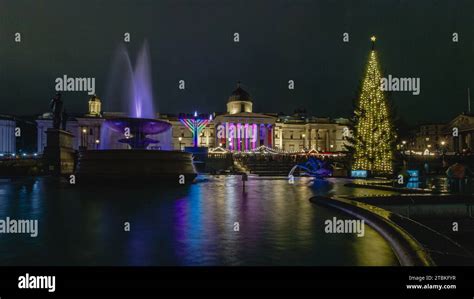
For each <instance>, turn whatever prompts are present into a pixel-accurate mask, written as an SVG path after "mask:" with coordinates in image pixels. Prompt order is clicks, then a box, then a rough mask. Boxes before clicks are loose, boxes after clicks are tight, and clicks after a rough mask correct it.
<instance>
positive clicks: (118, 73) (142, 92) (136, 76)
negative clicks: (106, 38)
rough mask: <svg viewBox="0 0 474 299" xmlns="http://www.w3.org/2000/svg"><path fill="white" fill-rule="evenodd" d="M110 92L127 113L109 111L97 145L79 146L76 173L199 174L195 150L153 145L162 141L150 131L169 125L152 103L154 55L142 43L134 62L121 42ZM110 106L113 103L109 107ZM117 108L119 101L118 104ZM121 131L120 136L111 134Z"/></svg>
mask: <svg viewBox="0 0 474 299" xmlns="http://www.w3.org/2000/svg"><path fill="white" fill-rule="evenodd" d="M110 81H111V82H112V84H109V88H108V89H109V90H108V92H107V98H110V99H113V101H115V102H114V103H120V104H121V107H120V108H121V109H123V110H125V111H126V113H125V114H126V116H119V117H111V118H108V119H107V120H105V122H104V123H103V125H102V128H101V140H100V149H99V150H87V151H82V152H80V155H79V160H78V165H77V170H76V174H77V175H78V176H79V177H81V178H84V179H85V180H89V179H92V180H97V179H101V180H105V179H122V178H126V179H128V180H140V181H143V180H145V179H147V178H151V179H157V178H158V179H171V180H176V182H177V183H178V182H182V178H183V177H184V178H185V182H190V181H192V180H193V179H194V178H195V177H196V171H195V168H194V166H193V159H192V154H190V153H185V152H181V151H164V150H154V149H150V145H152V144H157V143H159V142H160V141H159V140H157V139H154V138H151V137H149V135H153V136H157V135H158V134H161V133H165V132H167V131H168V130H170V128H171V124H170V123H169V122H167V121H163V120H158V119H156V118H155V117H156V112H155V108H154V105H153V93H152V84H151V70H150V58H149V54H148V48H147V45H146V43H145V44H144V45H143V47H142V49H141V50H140V53H139V55H138V59H137V61H136V64H135V68H133V67H132V63H131V61H130V58H129V56H128V52H127V50H126V49H125V47H123V46H122V47H120V48H119V50H118V52H117V55H116V57H115V60H114V62H113V69H112V72H111V75H110ZM108 108H109V109H110V108H111V107H108ZM115 108H116V107H115ZM112 133H115V136H120V137H119V138H113V136H114V134H112ZM117 142H118V143H122V144H127V145H128V149H112V148H111V147H110V145H111V144H114V143H117Z"/></svg>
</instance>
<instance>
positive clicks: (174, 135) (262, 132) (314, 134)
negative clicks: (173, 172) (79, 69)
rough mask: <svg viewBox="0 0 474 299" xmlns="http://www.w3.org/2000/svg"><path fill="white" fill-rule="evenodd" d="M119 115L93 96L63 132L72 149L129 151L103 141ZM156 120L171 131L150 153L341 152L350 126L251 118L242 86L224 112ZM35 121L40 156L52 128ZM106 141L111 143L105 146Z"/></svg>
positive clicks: (297, 118) (115, 136)
mask: <svg viewBox="0 0 474 299" xmlns="http://www.w3.org/2000/svg"><path fill="white" fill-rule="evenodd" d="M117 116H124V115H123V114H122V113H111V112H102V111H101V100H100V99H99V98H98V97H97V96H92V97H91V98H90V99H89V112H88V113H87V114H85V115H75V116H72V115H70V116H69V117H68V120H67V123H66V130H67V131H69V132H70V133H72V134H73V135H74V136H75V138H74V148H75V149H79V148H80V147H82V148H87V149H100V148H109V149H111V148H112V149H120V148H127V147H128V145H127V144H123V143H118V142H117V140H119V139H122V138H123V137H124V136H123V135H122V134H119V133H117V132H107V134H110V135H111V136H108V138H104V134H105V133H104V132H105V131H104V128H103V126H104V122H105V120H108V119H113V118H114V117H117ZM157 118H158V119H160V120H165V121H168V122H169V123H171V125H172V128H171V130H169V131H167V132H164V133H161V134H158V135H155V136H150V137H152V138H153V139H156V140H159V143H158V144H151V145H150V146H149V148H150V149H163V150H173V149H174V150H180V149H183V148H184V147H188V146H193V145H194V143H195V142H197V144H198V146H200V147H209V148H218V147H220V148H222V149H225V150H228V151H233V152H246V151H252V150H254V149H256V148H258V147H260V146H266V147H269V148H272V149H275V150H278V151H281V152H296V151H301V150H303V149H306V150H316V151H318V152H339V151H345V147H344V143H345V137H346V136H348V134H350V130H349V127H348V125H349V121H348V120H347V119H343V118H339V119H329V118H318V117H310V116H307V115H305V114H302V113H296V114H294V115H292V116H284V115H278V114H276V113H255V112H254V111H253V101H252V98H251V96H250V95H249V93H248V92H246V91H245V90H244V89H243V88H242V87H240V85H238V86H237V88H236V89H235V90H234V91H233V92H232V94H231V95H230V97H229V98H228V100H227V112H226V113H222V114H216V113H213V114H197V113H194V114H189V115H186V114H179V115H170V114H159V115H157ZM36 122H37V141H38V150H37V152H38V154H40V153H42V152H43V150H44V147H45V146H46V130H47V129H48V128H51V127H52V119H51V114H50V113H46V114H43V115H42V116H41V117H39V118H38V119H37V120H36ZM107 131H110V130H107ZM195 135H197V136H195ZM105 142H107V143H110V144H104V143H105Z"/></svg>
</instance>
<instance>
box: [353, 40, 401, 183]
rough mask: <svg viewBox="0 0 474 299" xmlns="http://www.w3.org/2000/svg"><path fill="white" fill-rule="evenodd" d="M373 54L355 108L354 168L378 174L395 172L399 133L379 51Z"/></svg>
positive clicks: (373, 42)
mask: <svg viewBox="0 0 474 299" xmlns="http://www.w3.org/2000/svg"><path fill="white" fill-rule="evenodd" d="M371 40H372V51H371V52H370V56H369V63H368V65H367V70H366V73H365V77H364V81H363V83H362V90H361V92H360V96H359V98H358V101H357V104H356V109H355V120H356V124H355V132H354V164H353V169H363V170H369V171H371V172H372V174H374V175H389V174H392V173H393V165H392V162H393V144H394V141H395V133H394V128H393V124H392V120H391V118H390V113H389V105H388V102H387V99H386V97H385V94H384V91H383V90H382V88H381V79H382V74H381V71H380V66H379V63H378V59H377V53H376V51H375V37H374V36H373V37H372V38H371Z"/></svg>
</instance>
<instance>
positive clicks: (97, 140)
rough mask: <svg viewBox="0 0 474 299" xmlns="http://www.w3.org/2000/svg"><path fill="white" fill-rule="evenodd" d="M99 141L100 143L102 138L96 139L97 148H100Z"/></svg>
mask: <svg viewBox="0 0 474 299" xmlns="http://www.w3.org/2000/svg"><path fill="white" fill-rule="evenodd" d="M99 143H100V140H99V139H96V140H95V144H96V145H97V147H96V149H99Z"/></svg>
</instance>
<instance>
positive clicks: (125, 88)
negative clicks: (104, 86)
mask: <svg viewBox="0 0 474 299" xmlns="http://www.w3.org/2000/svg"><path fill="white" fill-rule="evenodd" d="M119 67H122V68H123V69H119ZM117 75H122V76H125V80H126V82H125V84H123V83H124V82H119V84H120V87H121V88H117V87H118V86H117V85H111V84H109V88H108V89H109V91H108V93H107V96H108V97H110V98H113V99H114V100H119V101H120V102H121V103H122V107H124V106H125V107H124V108H125V109H126V114H127V116H128V117H117V118H112V119H109V120H107V121H106V122H105V126H104V127H105V129H111V130H113V131H115V132H119V133H122V134H123V136H124V138H122V139H120V140H118V141H119V142H121V143H126V144H128V145H129V146H130V148H132V149H146V148H147V147H148V145H149V144H154V143H159V141H158V140H155V139H152V138H148V137H147V135H155V134H160V133H163V132H166V131H168V130H169V129H170V128H171V124H170V123H168V122H166V121H161V120H157V119H155V117H156V114H155V108H154V105H153V92H152V87H151V70H150V55H149V52H148V45H147V43H146V42H145V43H144V44H143V47H142V49H141V50H140V53H139V54H138V59H137V62H136V65H135V68H132V63H131V61H130V57H129V55H128V53H127V50H126V49H125V47H123V46H121V47H120V48H119V51H118V52H117V56H116V58H115V61H114V69H113V72H112V80H111V81H113V82H114V83H115V82H116V81H118V80H116V79H117V78H116V76H117ZM113 79H115V80H113ZM120 89H122V90H121V92H119V93H118V94H113V93H114V92H115V91H120ZM124 104H125V105H124ZM103 133H104V134H102V135H104V136H109V134H106V133H105V132H104V130H103ZM103 141H104V142H101V144H103V147H102V149H105V148H104V147H105V146H106V144H108V142H110V140H107V141H105V140H103Z"/></svg>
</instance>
